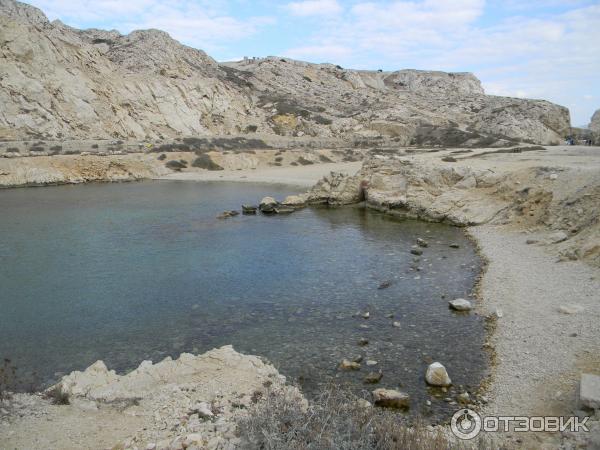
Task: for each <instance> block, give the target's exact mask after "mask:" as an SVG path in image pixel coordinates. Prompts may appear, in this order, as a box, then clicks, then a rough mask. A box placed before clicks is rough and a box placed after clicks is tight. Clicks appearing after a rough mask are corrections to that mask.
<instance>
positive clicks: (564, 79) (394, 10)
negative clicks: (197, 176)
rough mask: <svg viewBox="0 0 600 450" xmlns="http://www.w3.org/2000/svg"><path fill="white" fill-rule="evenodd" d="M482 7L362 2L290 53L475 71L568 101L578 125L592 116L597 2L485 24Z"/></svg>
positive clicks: (491, 82)
mask: <svg viewBox="0 0 600 450" xmlns="http://www.w3.org/2000/svg"><path fill="white" fill-rule="evenodd" d="M484 8H485V4H484V2H483V0H458V1H451V2H450V1H441V0H440V1H434V0H424V1H393V2H387V1H371V2H362V3H357V4H355V5H354V6H353V7H352V8H351V10H350V13H349V14H347V15H345V16H343V17H342V18H338V19H337V22H336V23H335V25H336V26H326V27H322V28H321V30H320V31H319V32H317V33H315V34H314V35H313V36H312V38H311V39H309V40H305V43H304V45H303V46H302V47H301V48H295V49H291V52H293V53H294V54H296V55H298V56H305V55H306V57H307V58H309V59H312V60H322V59H323V58H322V56H323V54H324V56H326V57H327V59H328V60H329V61H331V62H336V63H339V64H342V65H343V66H345V67H356V68H371V69H373V68H378V67H380V66H382V65H383V66H385V67H386V68H388V69H402V68H417V69H439V70H449V71H452V70H456V71H472V72H475V74H476V75H477V76H479V77H480V78H481V80H482V82H483V85H484V87H485V88H486V90H487V92H489V93H492V94H496V95H507V96H514V97H533V98H543V99H547V100H550V101H554V102H556V103H559V104H562V105H565V106H567V107H569V109H570V110H571V113H572V117H573V121H574V122H575V123H579V122H582V123H583V122H585V121H586V120H589V117H587V116H588V115H589V114H590V112H589V109H590V106H588V105H589V104H590V103H591V102H590V101H587V102H584V101H582V100H581V99H582V98H583V95H589V94H591V93H595V95H598V93H599V90H600V85H599V84H598V81H597V74H598V73H600V58H598V56H597V55H600V5H599V4H591V5H588V6H580V7H577V6H574V7H572V8H571V9H570V10H568V11H567V12H563V13H556V12H555V13H553V14H551V13H539V12H538V14H531V15H527V16H511V15H510V14H507V15H504V16H503V17H504V19H497V20H494V21H490V20H489V17H488V18H487V19H488V20H486V21H485V22H483V21H481V20H480V18H481V17H482V15H483V14H484V13H485V9H484ZM598 106H600V105H598Z"/></svg>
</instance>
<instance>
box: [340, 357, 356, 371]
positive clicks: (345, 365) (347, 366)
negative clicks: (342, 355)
mask: <svg viewBox="0 0 600 450" xmlns="http://www.w3.org/2000/svg"><path fill="white" fill-rule="evenodd" d="M340 369H342V370H359V369H360V364H359V363H357V362H354V361H348V360H347V359H343V360H342V362H341V363H340Z"/></svg>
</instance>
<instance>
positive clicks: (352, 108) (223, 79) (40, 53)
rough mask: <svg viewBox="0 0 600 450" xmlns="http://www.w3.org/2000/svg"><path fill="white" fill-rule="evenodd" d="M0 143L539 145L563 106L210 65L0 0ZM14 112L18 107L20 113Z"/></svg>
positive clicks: (169, 47)
mask: <svg viewBox="0 0 600 450" xmlns="http://www.w3.org/2000/svg"><path fill="white" fill-rule="evenodd" d="M0 43H1V44H2V53H0V62H1V64H0V80H1V81H0V103H1V104H2V105H3V108H2V110H0V139H5V140H23V139H25V138H27V137H30V138H31V137H44V138H46V139H57V138H58V139H60V138H70V139H82V138H103V139H106V138H121V139H127V138H131V139H146V138H152V139H156V138H173V137H176V136H180V135H240V134H250V135H253V134H255V133H258V134H261V135H263V136H275V135H281V136H293V137H300V136H302V137H310V138H314V139H323V138H335V139H340V140H344V141H354V140H356V139H380V138H382V137H383V138H386V139H389V140H392V139H393V142H394V143H395V144H401V145H409V144H416V145H448V146H450V145H453V146H459V145H460V146H473V145H480V146H481V145H496V144H502V143H508V142H511V141H521V140H527V141H532V142H537V143H544V144H550V143H555V142H559V141H561V140H562V139H563V138H564V136H565V135H566V134H568V130H569V126H570V123H569V113H568V110H567V109H566V108H563V107H560V106H557V105H553V104H551V103H549V102H545V101H538V100H524V99H513V98H504V97H495V96H487V95H485V94H484V92H483V90H482V88H481V84H480V82H479V80H478V79H477V78H475V77H474V76H473V75H472V74H468V73H445V72H433V71H417V70H400V71H397V72H376V71H353V70H346V69H342V68H340V67H338V66H333V65H330V64H309V63H304V62H300V61H293V60H288V59H283V58H265V59H258V60H249V61H241V62H236V63H228V64H219V63H217V62H216V61H215V60H213V59H212V58H211V57H209V56H208V55H207V54H206V53H204V52H202V51H201V50H196V49H193V48H190V47H186V46H184V45H181V44H180V43H179V42H177V41H175V40H174V39H172V38H171V37H170V36H169V35H168V34H167V33H164V32H162V31H159V30H138V31H134V32H132V33H130V34H129V35H121V34H119V33H118V32H116V31H104V30H96V29H92V30H77V29H74V28H71V27H69V26H66V25H64V24H62V23H60V22H59V21H54V22H49V21H48V20H47V19H46V17H45V16H44V14H43V13H42V12H41V11H40V10H38V9H36V8H33V7H31V6H28V5H25V4H22V3H19V2H16V1H14V0H0ZM24 111H26V112H24Z"/></svg>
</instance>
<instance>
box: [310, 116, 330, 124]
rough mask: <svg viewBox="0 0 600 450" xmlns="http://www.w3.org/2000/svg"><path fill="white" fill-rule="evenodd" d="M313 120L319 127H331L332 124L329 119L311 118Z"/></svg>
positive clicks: (321, 117)
mask: <svg viewBox="0 0 600 450" xmlns="http://www.w3.org/2000/svg"><path fill="white" fill-rule="evenodd" d="M313 120H314V121H315V122H316V123H317V124H319V125H331V124H332V123H333V122H332V121H331V119H328V118H327V117H323V116H320V115H315V116H313Z"/></svg>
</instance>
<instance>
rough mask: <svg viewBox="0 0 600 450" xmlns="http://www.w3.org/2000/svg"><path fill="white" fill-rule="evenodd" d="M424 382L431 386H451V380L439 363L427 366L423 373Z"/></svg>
mask: <svg viewBox="0 0 600 450" xmlns="http://www.w3.org/2000/svg"><path fill="white" fill-rule="evenodd" d="M425 381H427V384H429V385H431V386H439V387H447V386H450V385H451V384H452V380H451V379H450V376H449V375H448V372H447V371H446V368H445V367H444V366H443V365H442V364H441V363H439V362H434V363H432V364H430V365H429V367H428V368H427V372H426V373H425Z"/></svg>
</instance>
